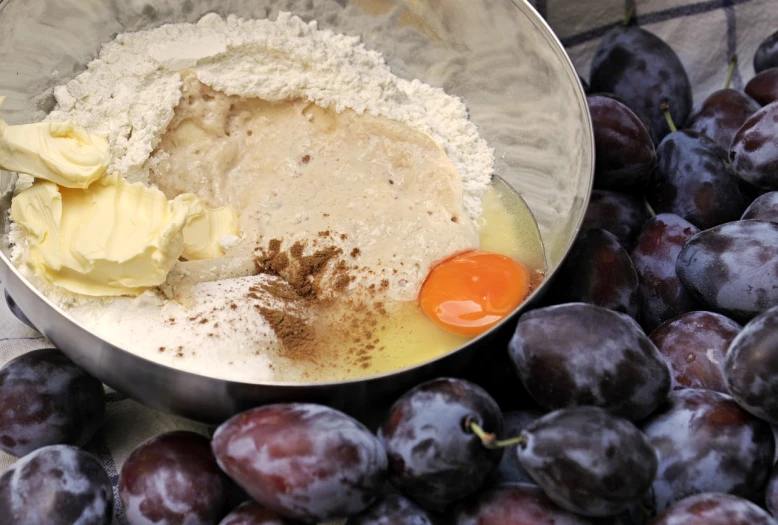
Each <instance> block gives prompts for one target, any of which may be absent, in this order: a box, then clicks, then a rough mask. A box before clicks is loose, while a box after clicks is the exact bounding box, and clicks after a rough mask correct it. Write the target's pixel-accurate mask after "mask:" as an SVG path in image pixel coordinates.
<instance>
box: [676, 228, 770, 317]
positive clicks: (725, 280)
mask: <svg viewBox="0 0 778 525" xmlns="http://www.w3.org/2000/svg"><path fill="white" fill-rule="evenodd" d="M675 270H676V272H677V273H678V277H679V278H680V279H681V282H682V283H683V284H684V286H686V289H687V290H689V292H690V293H691V294H692V296H694V297H695V298H696V299H697V300H698V301H700V302H701V303H702V304H704V305H706V306H707V307H708V309H711V310H713V311H716V312H719V313H722V314H724V315H726V316H727V317H731V318H732V319H734V320H736V321H739V322H743V321H747V320H749V319H751V318H752V317H755V316H756V315H759V314H760V313H761V312H763V311H765V310H767V309H768V308H770V307H772V306H776V305H778V284H776V279H777V278H778V224H776V223H772V222H766V221H737V222H732V223H729V224H722V225H721V226H716V227H715V228H712V229H710V230H706V231H704V232H701V233H698V234H697V235H695V236H694V237H692V238H691V239H689V240H688V241H687V242H686V244H684V246H683V248H682V249H681V252H680V253H679V254H678V260H677V261H676V265H675Z"/></svg>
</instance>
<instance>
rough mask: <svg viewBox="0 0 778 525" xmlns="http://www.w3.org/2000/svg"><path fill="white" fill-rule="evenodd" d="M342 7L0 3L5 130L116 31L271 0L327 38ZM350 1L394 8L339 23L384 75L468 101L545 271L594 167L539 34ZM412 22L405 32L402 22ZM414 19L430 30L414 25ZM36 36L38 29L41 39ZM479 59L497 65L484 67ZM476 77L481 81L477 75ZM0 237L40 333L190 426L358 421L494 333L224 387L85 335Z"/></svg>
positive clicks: (445, 10)
mask: <svg viewBox="0 0 778 525" xmlns="http://www.w3.org/2000/svg"><path fill="white" fill-rule="evenodd" d="M342 3H343V2H340V1H339V0H326V1H325V0H321V1H317V2H313V3H311V2H307V1H303V0H278V1H276V2H269V1H259V0H258V1H257V2H250V3H247V2H241V1H239V0H223V1H218V0H201V1H199V2H191V1H189V2H186V3H185V4H186V5H188V6H189V8H188V10H182V9H180V8H179V7H180V5H179V2H178V1H174V0H157V1H156V2H153V5H152V3H148V4H146V3H143V2H134V1H133V2H122V3H118V2H117V3H115V2H113V1H106V2H102V1H97V0H56V1H54V0H24V2H22V0H6V1H5V2H4V3H0V64H2V66H0V69H2V73H4V74H2V75H0V92H1V93H3V94H6V95H10V97H9V103H8V104H7V105H6V106H4V108H3V112H4V114H5V113H6V110H9V111H8V114H9V115H10V118H9V119H8V120H9V121H11V122H12V123H16V122H24V121H30V120H38V119H40V118H41V117H42V116H43V115H44V114H45V112H46V111H47V110H48V109H51V107H53V106H52V104H53V98H52V96H51V90H52V88H53V86H54V85H57V84H61V83H63V82H64V81H65V80H66V79H67V78H69V77H72V76H73V75H74V74H75V73H77V72H78V71H79V70H80V69H79V68H82V67H83V63H84V62H85V61H86V60H87V58H88V57H91V56H94V53H95V52H96V50H97V48H98V44H99V42H102V41H105V40H108V39H110V38H111V37H112V36H113V35H114V34H115V33H116V32H117V31H120V30H124V29H132V30H135V29H144V28H146V27H151V26H155V25H159V24H160V23H162V22H167V21H193V20H196V19H198V18H199V17H200V16H201V15H202V14H203V13H205V12H209V11H217V12H220V13H223V14H227V13H231V12H232V13H237V14H239V15H241V16H246V17H250V16H254V17H262V16H272V15H273V13H274V12H275V11H276V10H277V9H278V8H279V5H281V6H282V7H283V5H286V4H289V6H291V7H294V5H297V4H299V5H300V6H303V7H304V6H310V5H312V4H315V6H316V7H315V8H314V9H328V11H327V12H326V14H325V15H322V17H321V18H320V19H319V21H320V25H321V26H323V27H327V28H330V29H335V30H338V28H339V27H340V26H339V24H342V23H343V22H342V20H340V19H338V18H336V17H335V14H337V15H338V16H352V15H350V14H348V13H351V12H352V11H353V10H354V9H357V7H349V8H348V9H350V10H352V11H349V10H347V9H344V10H343V12H344V13H346V15H340V14H338V13H340V11H335V10H334V9H335V8H334V7H333V6H335V5H337V6H338V9H343V8H342V5H341V4H342ZM351 3H352V4H368V3H370V4H372V5H374V6H375V5H378V4H386V5H387V6H388V7H389V8H390V9H391V8H392V7H393V6H394V8H396V7H397V6H401V7H402V8H403V9H405V11H404V12H403V13H402V16H399V15H397V13H395V15H392V16H393V18H391V21H392V23H393V24H395V26H396V27H395V29H396V31H397V33H396V34H394V36H393V37H392V38H389V39H388V40H387V38H388V37H387V34H390V35H391V34H392V33H387V30H386V28H385V27H384V26H386V20H385V19H382V18H381V16H383V15H382V13H387V12H389V11H386V10H384V11H381V10H379V11H378V12H377V14H376V15H375V17H374V18H375V22H374V23H365V22H364V21H363V20H361V19H360V20H359V21H358V22H359V23H358V24H356V23H353V24H351V26H352V30H354V29H353V27H354V26H360V27H359V29H358V30H355V31H356V32H358V33H359V34H360V35H361V36H362V37H363V38H364V40H365V42H366V45H368V47H373V48H376V49H378V50H380V51H382V52H385V55H386V57H387V60H388V62H389V63H390V65H391V66H392V67H393V68H394V69H395V70H396V71H397V72H398V74H400V75H402V76H406V77H409V78H420V79H422V80H424V81H425V82H429V83H431V84H433V85H437V86H440V87H443V88H444V89H446V90H447V91H449V92H451V93H453V94H457V95H460V96H462V97H464V98H465V100H467V101H468V105H469V107H470V111H471V116H472V118H473V120H474V121H475V122H476V123H477V124H478V125H479V126H480V127H481V129H482V132H483V134H484V136H485V138H486V139H487V140H488V141H489V142H490V143H491V144H493V145H494V146H495V147H496V150H497V157H498V163H497V169H498V173H499V174H500V175H501V176H502V177H503V178H504V179H505V180H507V181H508V182H509V183H510V184H511V185H512V186H513V187H514V188H516V189H517V190H518V191H519V192H520V193H521V194H522V195H523V196H524V197H525V199H526V200H527V202H528V204H529V206H530V208H531V209H532V211H533V213H535V215H536V216H537V218H538V223H539V226H540V229H541V233H542V234H543V236H544V242H545V244H546V246H547V248H549V269H550V270H551V272H552V273H553V271H554V269H555V268H556V267H557V266H558V264H559V262H560V261H561V259H562V258H563V256H564V254H565V253H566V252H567V250H568V248H569V246H570V244H571V242H572V240H573V238H574V236H575V234H576V232H577V231H578V228H579V227H580V224H581V221H582V220H583V215H584V212H585V209H586V205H587V202H588V196H589V193H590V191H591V183H592V178H593V162H594V159H593V151H594V147H593V134H592V131H591V122H590V119H589V114H588V110H587V106H586V99H585V96H584V94H583V91H582V89H581V87H580V84H579V83H578V77H577V75H576V74H575V71H574V69H573V66H572V64H571V62H570V60H569V58H568V57H567V55H566V54H565V52H564V49H563V48H562V46H561V44H560V43H559V41H558V40H557V39H556V37H555V36H554V34H553V32H552V31H551V30H550V29H549V27H548V26H547V25H546V24H545V22H543V20H542V19H541V18H540V16H539V15H538V14H537V13H536V12H535V11H534V9H533V8H532V7H531V6H530V5H529V3H527V2H526V1H525V0H521V1H517V2H512V1H510V0H483V1H482V2H479V5H480V6H482V8H481V9H480V10H474V2H472V0H441V1H439V2H430V3H420V2H418V1H415V0H370V2H367V0H353V1H352V2H351ZM22 4H24V6H22ZM249 5H250V7H247V6H249ZM424 5H428V6H433V7H431V8H430V9H433V12H432V14H430V13H427V12H426V11H425V10H424V8H423V7H420V6H424ZM322 6H329V7H322ZM301 8H302V7H301ZM333 13H335V14H333ZM309 15H310V17H315V16H317V14H316V13H313V14H310V13H309ZM414 16H416V17H417V23H414V22H413V20H414V18H413V17H414ZM430 16H432V17H433V18H430ZM334 17H335V18H334ZM366 20H372V18H371V19H366ZM409 20H410V22H409ZM418 20H420V21H421V22H418ZM424 20H427V21H429V20H434V21H435V22H436V23H435V24H432V25H430V24H425V23H422V22H423V21H424ZM69 24H70V25H69ZM362 26H364V27H362ZM490 28H492V30H491V31H490ZM495 28H498V29H495ZM45 31H48V33H46V34H45V35H43V36H42V34H41V32H45ZM344 32H348V31H344ZM74 33H77V36H74ZM495 34H499V35H500V38H499V42H498V43H499V45H498V46H497V47H496V48H495V47H494V46H491V47H490V46H487V44H486V43H484V42H489V41H490V40H491V41H494V40H495V39H494V35H495ZM44 36H45V38H44ZM49 37H51V38H49ZM400 38H408V39H415V40H414V42H416V45H417V46H431V47H429V49H431V50H432V51H429V49H428V48H427V47H423V50H424V51H423V52H422V51H420V49H422V48H419V47H417V48H414V46H413V45H411V46H405V47H402V46H399V45H398V41H399V40H398V39H400ZM19 42H22V43H23V45H20V44H19ZM489 49H491V50H492V52H493V53H490V51H489ZM493 55H495V56H496V55H499V57H502V58H499V57H497V58H499V60H497V58H495V56H493ZM473 64H475V65H473ZM478 71H489V72H490V73H489V74H486V73H484V74H481V75H479V74H477V73H478ZM51 72H54V73H53V74H52V73H51ZM522 79H523V80H522ZM41 93H42V94H41ZM13 183H14V180H13V176H12V175H11V174H8V173H0V216H1V217H2V220H0V227H3V229H4V230H5V228H4V227H5V226H7V225H6V224H3V223H5V222H6V218H7V211H8V207H9V203H10V196H11V194H12V191H13ZM5 233H7V231H6V232H5ZM3 241H4V242H3V243H2V247H1V248H2V249H1V250H0V280H2V283H3V284H4V285H5V288H6V290H7V292H8V293H9V294H10V295H11V297H12V298H13V300H14V301H15V302H16V303H17V305H18V306H19V308H20V309H21V310H22V311H23V312H24V314H25V315H26V316H27V318H28V319H29V320H30V321H31V322H32V324H34V326H35V327H36V328H37V329H38V330H39V331H40V332H41V333H42V334H43V335H45V336H46V337H47V338H48V339H49V340H51V341H52V343H54V344H55V345H56V346H57V347H58V348H60V349H61V350H62V351H63V352H65V353H66V354H67V355H68V356H69V357H71V358H72V359H73V360H74V361H75V362H76V363H77V364H79V365H80V366H82V367H83V368H85V369H86V370H87V371H89V372H90V373H91V374H92V375H94V376H95V377H98V378H99V379H101V380H102V381H103V382H105V383H106V384H107V385H109V386H111V387H112V388H114V389H116V390H118V391H120V392H123V393H126V394H128V395H129V396H131V397H133V398H135V399H137V400H138V401H140V402H142V403H144V404H147V405H149V406H151V407H153V408H156V409H159V410H164V411H168V412H172V413H176V414H179V415H182V416H184V417H187V418H190V419H195V420H200V421H204V422H210V423H216V422H220V421H222V420H224V419H225V418H227V417H229V416H230V415H232V414H234V413H235V412H237V411H239V410H242V409H245V408H248V407H250V406H255V405H259V404H263V403H268V402H277V401H289V400H301V399H305V400H309V401H318V402H322V403H326V404H329V405H332V406H335V407H337V408H340V409H343V410H345V411H347V412H349V413H352V414H354V415H357V416H362V415H365V414H366V413H367V411H368V410H369V409H370V407H372V406H374V405H376V404H382V403H383V402H385V401H387V400H390V399H391V398H393V397H394V396H396V395H397V394H398V393H400V392H402V391H403V390H405V389H407V388H408V387H410V386H411V385H413V384H414V383H418V382H419V381H422V380H424V379H427V378H431V377H434V376H438V375H458V374H459V373H461V372H462V371H463V370H465V369H466V367H467V364H468V362H469V361H470V360H471V359H472V357H473V356H474V355H475V353H476V352H477V351H478V350H482V349H485V348H488V346H489V342H490V341H491V340H492V339H493V337H494V334H495V333H496V330H498V329H499V328H497V329H495V330H492V331H490V332H488V333H486V334H484V335H482V336H480V337H479V338H477V339H475V340H473V341H471V342H469V343H468V344H466V345H463V346H462V347H461V348H459V349H456V350H454V351H452V352H450V353H449V354H447V355H446V356H442V357H439V358H437V359H434V360H431V361H430V362H427V363H422V364H420V365H418V366H414V367H411V368H409V369H406V370H401V371H397V372H393V373H390V374H385V375H383V376H378V377H373V378H368V379H364V380H352V381H344V382H338V383H328V384H303V385H301V384H282V383H262V384H247V383H239V382H233V381H225V380H221V379H214V378H209V377H205V376H199V375H195V374H191V373H188V372H184V371H181V370H177V369H174V368H171V367H168V366H165V365H162V364H158V363H154V362H151V361H148V360H146V359H144V358H142V357H139V356H138V355H136V354H133V353H132V352H129V351H127V350H125V349H123V348H120V347H117V346H115V345H113V344H110V343H109V342H107V341H105V340H103V339H101V338H99V337H97V336H95V335H94V334H92V333H91V332H89V331H88V330H86V329H84V328H83V327H82V326H81V325H79V324H78V323H77V322H76V321H75V320H74V319H73V318H72V317H71V316H69V315H68V314H67V313H66V312H64V311H63V310H62V309H60V308H58V307H57V306H56V305H55V304H54V303H53V302H52V301H50V300H49V299H48V298H46V297H45V296H44V295H43V294H42V293H41V292H39V291H38V290H37V289H36V288H35V287H34V286H33V285H32V284H31V283H30V282H29V281H28V280H27V279H25V278H24V276H23V275H22V274H21V273H20V272H19V271H18V269H17V268H16V267H14V265H13V264H12V263H11V262H10V251H9V246H8V243H7V238H4V239H3ZM544 290H545V286H542V287H541V288H540V289H539V290H537V291H536V292H535V295H534V296H533V297H532V298H531V299H532V300H534V299H537V297H539V295H540V294H542V293H543V291H544ZM524 308H526V305H524V306H522V307H520V308H519V309H517V310H516V311H515V312H514V313H513V315H512V316H511V317H510V318H509V319H506V320H505V321H504V322H503V323H502V325H501V326H502V327H503V328H505V327H506V326H508V325H510V323H514V322H515V320H516V318H517V317H518V315H519V314H520V312H521V311H522V310H523V309H524Z"/></svg>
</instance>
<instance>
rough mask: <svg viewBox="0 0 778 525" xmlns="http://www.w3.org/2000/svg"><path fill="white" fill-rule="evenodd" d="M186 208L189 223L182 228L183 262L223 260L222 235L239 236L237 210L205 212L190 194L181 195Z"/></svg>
mask: <svg viewBox="0 0 778 525" xmlns="http://www.w3.org/2000/svg"><path fill="white" fill-rule="evenodd" d="M180 198H183V199H186V200H187V202H188V203H189V206H190V209H191V211H190V215H189V222H188V223H187V225H186V227H185V228H184V252H183V254H182V256H183V258H184V259H187V260H189V261H199V260H202V259H215V258H217V257H222V256H224V249H223V248H222V246H221V242H220V240H221V237H222V236H223V235H230V236H237V235H238V233H239V232H240V223H239V221H238V210H236V209H235V208H233V207H231V206H225V207H223V208H216V209H209V208H206V207H205V206H203V205H202V203H201V202H200V200H199V199H198V198H197V197H196V196H195V195H193V194H187V195H181V196H180Z"/></svg>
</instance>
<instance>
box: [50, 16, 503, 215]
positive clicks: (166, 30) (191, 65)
mask: <svg viewBox="0 0 778 525" xmlns="http://www.w3.org/2000/svg"><path fill="white" fill-rule="evenodd" d="M187 69H191V70H194V71H195V72H196V74H197V76H198V78H199V79H200V80H201V81H202V82H204V83H205V84H208V85H210V86H211V87H213V88H214V89H217V90H219V91H223V92H225V93H227V94H228V95H238V96H243V97H260V98H263V99H265V100H269V101H278V100H286V99H295V98H302V99H305V100H308V101H311V102H315V103H316V104H318V105H319V106H322V107H333V108H335V109H336V110H337V111H342V110H343V109H346V108H350V109H353V110H354V111H356V112H357V113H363V112H369V113H370V114H373V115H380V116H384V117H387V118H390V119H394V120H397V121H400V122H403V123H405V124H408V125H410V126H412V127H414V128H416V129H418V130H420V131H422V132H424V133H427V134H428V135H430V136H431V137H432V138H433V139H434V140H435V141H436V142H437V143H438V144H439V145H440V146H441V147H442V148H443V149H444V150H445V151H446V153H447V154H448V156H449V158H450V159H451V161H452V162H453V164H454V166H455V167H456V168H457V170H458V172H459V173H460V175H461V176H462V181H463V186H464V204H465V209H466V210H467V212H468V214H469V215H470V217H471V218H473V219H474V220H475V219H476V218H477V217H478V216H479V215H480V213H481V203H480V201H481V197H482V195H483V192H484V191H485V189H486V187H487V186H488V184H489V181H490V179H491V175H492V172H493V168H494V152H493V150H492V149H491V148H489V146H488V145H487V144H486V142H485V141H484V140H483V139H481V138H480V136H479V133H478V129H477V128H476V126H475V125H474V124H473V123H472V122H470V121H469V119H468V111H467V108H466V106H465V104H464V102H463V101H462V100H461V99H459V98H457V97H453V96H450V95H447V94H446V93H445V92H444V91H443V90H441V89H438V88H434V87H432V86H429V85H427V84H424V83H422V82H420V81H418V80H413V81H408V80H404V79H401V78H399V77H397V76H395V75H394V74H392V72H391V71H390V69H389V67H388V66H387V65H386V63H385V61H384V59H383V57H382V56H381V54H380V53H377V52H375V51H370V50H368V49H366V48H365V46H364V45H363V44H361V43H360V40H359V38H356V37H351V36H345V35H339V34H335V33H333V32H332V31H329V30H326V31H323V30H318V29H317V24H316V22H310V23H305V22H304V21H302V20H301V19H300V18H298V17H296V16H292V15H291V14H290V13H287V12H282V13H280V14H279V15H278V17H277V19H276V20H275V21H271V20H266V19H265V20H243V19H239V18H237V17H234V16H229V17H227V18H226V19H223V18H221V17H220V16H218V15H215V14H209V15H206V16H204V17H203V18H202V19H201V20H200V21H199V22H198V23H197V24H170V25H164V26H162V27H159V28H156V29H152V30H148V31H140V32H136V33H124V34H120V35H119V36H117V37H116V39H115V40H114V41H112V42H109V43H107V44H105V45H104V46H103V47H102V50H101V52H100V54H99V57H98V58H97V59H96V60H94V61H92V62H91V63H90V64H89V66H88V68H87V70H86V71H85V72H84V73H82V74H80V75H79V76H77V77H76V78H75V79H73V80H72V81H70V82H69V83H68V84H66V85H64V86H60V87H58V88H56V89H55V90H54V96H55V98H56V100H57V103H58V106H57V108H56V109H55V110H54V111H53V112H51V114H50V115H49V117H48V119H49V120H66V119H73V120H75V121H76V122H78V123H79V124H81V125H82V126H84V127H86V128H87V129H88V130H90V131H93V132H96V133H100V134H103V135H105V136H107V137H108V139H109V142H110V144H111V151H112V155H113V158H112V164H111V166H110V167H109V169H111V170H115V171H118V172H120V173H121V174H123V175H125V176H126V177H127V178H128V179H130V180H132V181H142V182H146V181H147V179H148V166H147V162H148V159H149V156H150V154H151V152H152V151H153V150H154V148H155V147H156V146H157V144H158V142H159V138H160V136H161V135H162V134H163V133H164V132H165V129H166V128H167V126H168V123H169V122H170V120H171V119H172V117H173V110H174V107H175V106H176V104H177V103H178V101H179V99H180V97H181V77H180V71H183V70H187Z"/></svg>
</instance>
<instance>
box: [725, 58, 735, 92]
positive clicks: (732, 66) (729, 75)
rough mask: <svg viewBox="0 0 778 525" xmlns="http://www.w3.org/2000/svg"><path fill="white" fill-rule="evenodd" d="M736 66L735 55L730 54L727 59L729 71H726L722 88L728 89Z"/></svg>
mask: <svg viewBox="0 0 778 525" xmlns="http://www.w3.org/2000/svg"><path fill="white" fill-rule="evenodd" d="M736 67H737V55H732V58H731V59H730V60H729V72H728V73H727V82H726V84H724V89H729V86H730V85H731V84H732V77H734V76H735V68H736Z"/></svg>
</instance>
